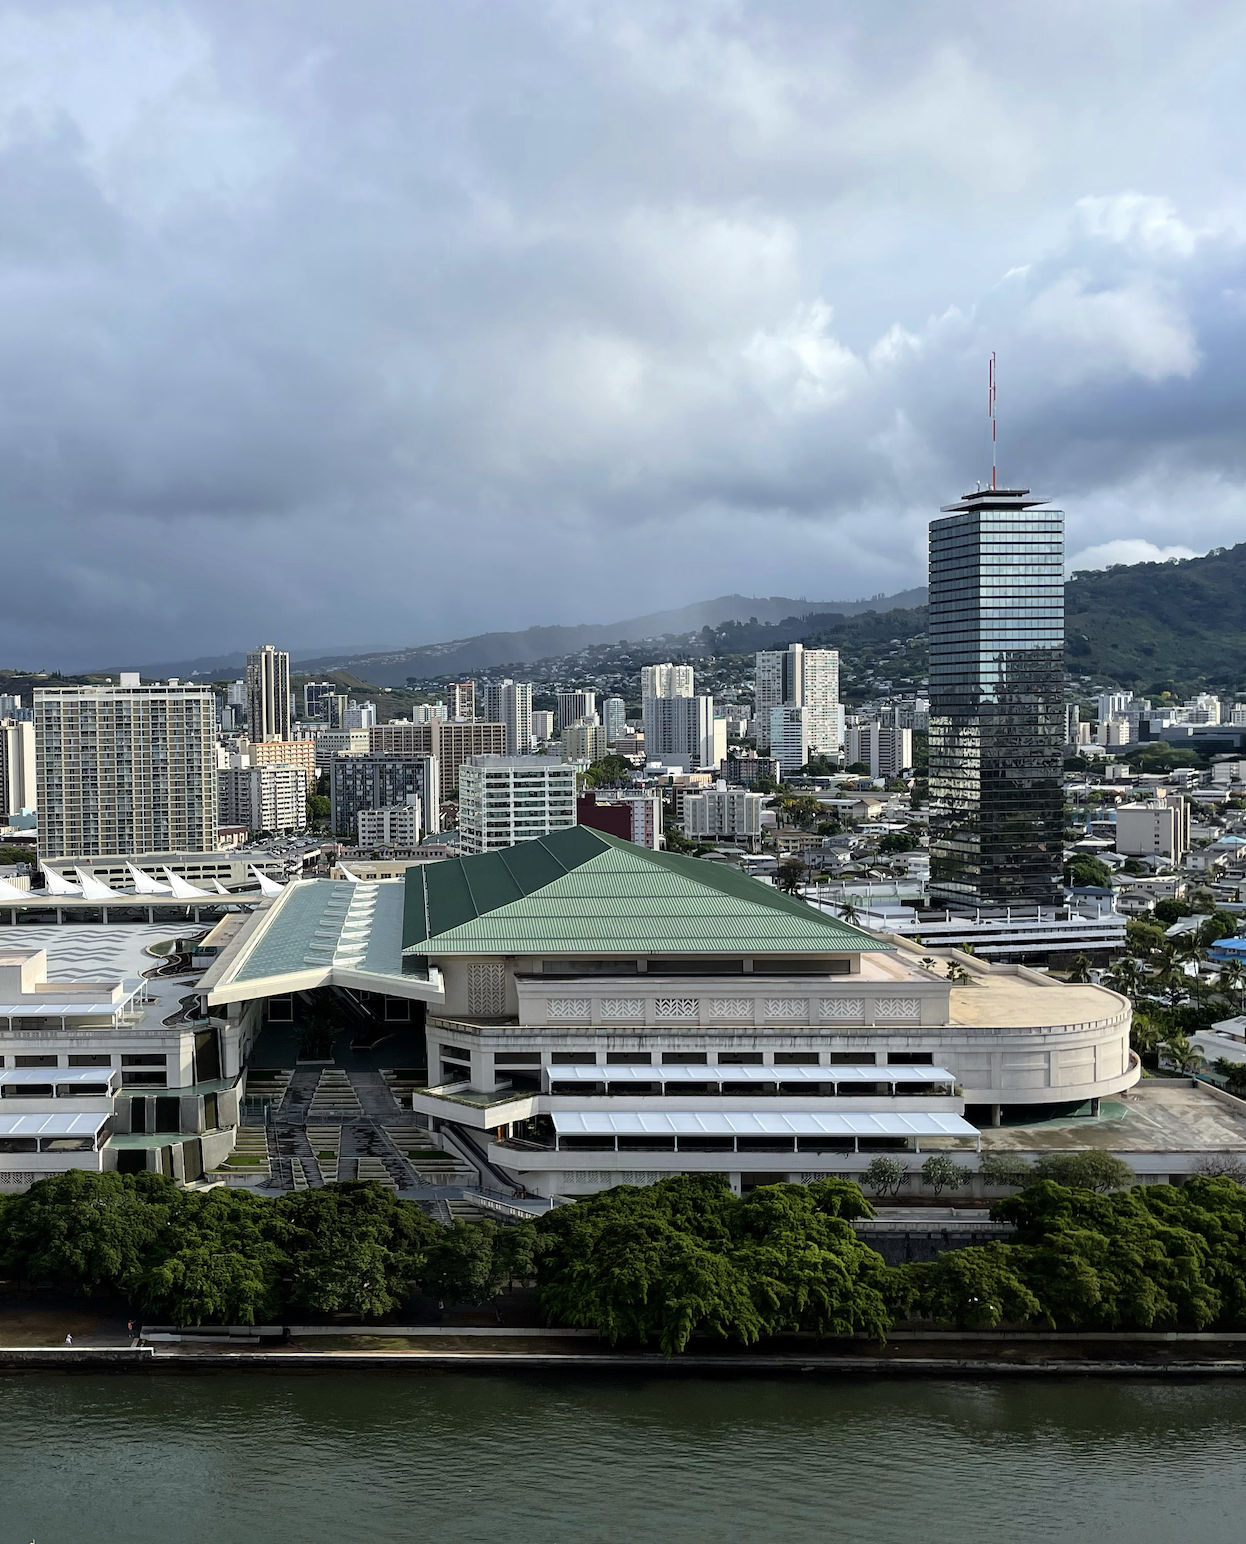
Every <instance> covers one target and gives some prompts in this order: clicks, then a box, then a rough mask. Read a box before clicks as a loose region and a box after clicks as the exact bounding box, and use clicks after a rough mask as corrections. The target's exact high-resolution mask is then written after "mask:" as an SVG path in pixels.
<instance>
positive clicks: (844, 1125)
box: [551, 1110, 978, 1138]
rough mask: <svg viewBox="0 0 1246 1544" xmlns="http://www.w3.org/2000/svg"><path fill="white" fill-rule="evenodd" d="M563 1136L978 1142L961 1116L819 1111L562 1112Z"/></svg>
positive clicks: (557, 1118) (558, 1125) (556, 1118)
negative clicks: (954, 1139)
mask: <svg viewBox="0 0 1246 1544" xmlns="http://www.w3.org/2000/svg"><path fill="white" fill-rule="evenodd" d="M551 1119H552V1120H553V1122H554V1130H555V1131H556V1132H557V1133H558V1135H559V1136H560V1137H562V1136H586V1137H613V1136H619V1137H641V1136H645V1137H648V1136H652V1137H680V1136H687V1137H695V1136H706V1137H716V1136H721V1137H736V1136H740V1137H820V1136H828V1137H936V1136H937V1137H975V1138H976V1137H977V1135H978V1130H977V1127H976V1126H971V1125H970V1124H969V1122H968V1121H967V1120H962V1119H961V1117H960V1116H959V1115H933V1114H931V1115H926V1114H921V1115H902V1114H895V1113H892V1112H889V1111H888V1112H878V1113H873V1112H869V1111H860V1112H854V1113H852V1114H835V1115H824V1114H822V1113H821V1112H819V1111H815V1110H787V1111H774V1112H771V1111H757V1110H705V1111H700V1110H697V1111H691V1110H669V1111H668V1110H662V1111H654V1112H650V1111H648V1110H636V1111H629V1112H626V1113H623V1112H620V1113H619V1114H613V1115H607V1114H598V1113H597V1111H595V1110H593V1111H588V1110H585V1111H573V1110H556V1111H555V1112H554V1113H553V1115H552V1117H551Z"/></svg>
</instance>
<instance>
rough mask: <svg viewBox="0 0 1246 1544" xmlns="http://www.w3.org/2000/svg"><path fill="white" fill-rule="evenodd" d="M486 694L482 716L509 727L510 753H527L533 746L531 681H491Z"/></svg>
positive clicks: (509, 754)
mask: <svg viewBox="0 0 1246 1544" xmlns="http://www.w3.org/2000/svg"><path fill="white" fill-rule="evenodd" d="M481 696H482V697H483V706H484V712H483V714H482V717H483V718H484V719H485V720H486V721H487V722H488V723H490V724H502V725H504V726H505V728H506V754H507V755H508V756H526V755H527V753H528V752H529V751H530V750H531V749H532V683H531V681H512V680H510V678H509V677H508V678H507V679H506V680H505V681H490V682H488V683H487V684H486V686H485V688H484V691H483V692H482V693H481Z"/></svg>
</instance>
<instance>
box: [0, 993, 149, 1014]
mask: <svg viewBox="0 0 1246 1544" xmlns="http://www.w3.org/2000/svg"><path fill="white" fill-rule="evenodd" d="M135 995H136V993H135V992H129V993H127V994H126V996H125V997H124V998H123V999H121V1000H120V1001H119V1002H115V1003H67V1002H56V1001H51V1002H42V1003H41V1002H24V1003H0V1019H59V1018H60V1017H61V1015H62V1014H63V1015H64V1016H65V1017H66V1018H67V1019H71V1018H76V1017H77V1016H78V1015H79V1014H87V1015H89V1016H94V1015H96V1014H103V1013H107V1014H114V1013H120V1012H121V1010H122V1009H123V1008H124V1007H125V1006H126V1004H127V1003H128V1002H129V1001H130V998H131V997H133V996H135Z"/></svg>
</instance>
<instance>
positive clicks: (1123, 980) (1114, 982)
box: [1070, 954, 1142, 1002]
mask: <svg viewBox="0 0 1246 1544" xmlns="http://www.w3.org/2000/svg"><path fill="white" fill-rule="evenodd" d="M1071 979H1072V978H1071V977H1070V980H1071ZM1103 979H1104V982H1105V983H1106V984H1107V985H1108V986H1110V987H1111V988H1112V990H1113V991H1114V992H1120V993H1121V994H1122V995H1123V996H1125V997H1128V998H1129V1000H1130V1001H1131V1002H1133V1001H1134V1000H1135V999H1136V997H1137V995H1138V988H1139V986H1140V985H1141V983H1142V973H1141V971H1140V970H1139V969H1138V962H1137V960H1135V959H1133V958H1132V956H1130V955H1128V954H1125V955H1122V956H1121V958H1120V959H1119V960H1117V962H1116V964H1115V965H1113V966H1112V968H1111V970H1109V971H1107V972H1106V973H1105V974H1104V977H1103Z"/></svg>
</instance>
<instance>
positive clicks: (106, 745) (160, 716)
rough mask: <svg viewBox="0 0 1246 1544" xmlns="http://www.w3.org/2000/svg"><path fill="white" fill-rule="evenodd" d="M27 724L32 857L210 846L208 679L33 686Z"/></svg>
mask: <svg viewBox="0 0 1246 1544" xmlns="http://www.w3.org/2000/svg"><path fill="white" fill-rule="evenodd" d="M34 722H35V788H36V803H37V806H38V810H39V852H40V856H46V857H56V858H64V857H76V858H93V857H113V856H118V855H126V856H132V855H134V854H135V853H145V852H215V850H216V834H217V813H216V699H215V696H214V694H213V692H212V690H211V689H210V688H209V687H204V686H182V685H179V684H178V683H177V682H176V681H170V682H169V683H168V684H167V685H164V686H140V685H139V680H138V676H137V675H123V676H122V678H121V684H120V685H119V686H48V687H38V688H36V690H35V721H34Z"/></svg>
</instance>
